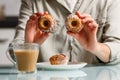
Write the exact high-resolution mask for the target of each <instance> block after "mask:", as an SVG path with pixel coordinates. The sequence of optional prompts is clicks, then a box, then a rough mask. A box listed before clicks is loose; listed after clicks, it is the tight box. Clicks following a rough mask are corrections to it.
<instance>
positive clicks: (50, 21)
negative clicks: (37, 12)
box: [38, 14, 56, 32]
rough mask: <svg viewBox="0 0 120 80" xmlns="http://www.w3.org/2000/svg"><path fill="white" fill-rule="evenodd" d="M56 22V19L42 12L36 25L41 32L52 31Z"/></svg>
mask: <svg viewBox="0 0 120 80" xmlns="http://www.w3.org/2000/svg"><path fill="white" fill-rule="evenodd" d="M55 24H56V20H55V19H54V18H53V17H52V16H51V15H50V14H44V15H43V16H40V18H39V19H38V27H39V29H40V30H41V31H43V32H52V31H53V29H54V27H55Z"/></svg>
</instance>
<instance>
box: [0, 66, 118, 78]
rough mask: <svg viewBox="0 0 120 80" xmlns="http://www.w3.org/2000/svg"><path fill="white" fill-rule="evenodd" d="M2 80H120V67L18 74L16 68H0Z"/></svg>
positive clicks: (94, 67) (95, 67)
mask: <svg viewBox="0 0 120 80" xmlns="http://www.w3.org/2000/svg"><path fill="white" fill-rule="evenodd" d="M0 80H120V66H85V67H83V68H81V69H75V70H58V71H57V70H42V69H39V68H38V70H37V73H36V74H18V73H17V71H16V68H15V67H0Z"/></svg>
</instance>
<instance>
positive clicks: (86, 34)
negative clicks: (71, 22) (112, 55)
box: [67, 11, 98, 52]
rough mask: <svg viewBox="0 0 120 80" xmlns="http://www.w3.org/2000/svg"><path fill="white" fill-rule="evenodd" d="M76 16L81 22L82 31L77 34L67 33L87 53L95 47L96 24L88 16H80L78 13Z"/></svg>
mask: <svg viewBox="0 0 120 80" xmlns="http://www.w3.org/2000/svg"><path fill="white" fill-rule="evenodd" d="M76 15H77V16H78V17H79V18H80V19H81V20H82V24H83V26H84V27H83V29H82V30H81V31H80V32H78V33H73V32H69V31H68V32H67V33H68V34H69V35H71V36H73V37H74V38H76V39H77V40H78V42H79V43H80V44H81V45H82V46H83V47H84V49H86V50H88V51H90V52H91V51H93V50H94V49H95V47H96V45H97V43H98V42H97V38H96V32H97V29H98V25H97V23H96V22H95V21H94V20H93V19H92V17H91V16H90V15H88V14H80V13H79V12H78V11H77V12H76Z"/></svg>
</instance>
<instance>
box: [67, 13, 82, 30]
mask: <svg viewBox="0 0 120 80" xmlns="http://www.w3.org/2000/svg"><path fill="white" fill-rule="evenodd" d="M65 24H66V28H67V30H68V31H72V32H79V31H80V30H81V29H82V28H83V25H82V22H81V19H80V18H79V17H78V16H77V15H74V14H71V15H69V16H68V17H67V19H66V22H65Z"/></svg>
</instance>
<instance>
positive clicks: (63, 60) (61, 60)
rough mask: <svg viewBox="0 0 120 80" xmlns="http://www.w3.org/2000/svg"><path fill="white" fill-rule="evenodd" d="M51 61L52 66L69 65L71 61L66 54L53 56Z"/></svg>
mask: <svg viewBox="0 0 120 80" xmlns="http://www.w3.org/2000/svg"><path fill="white" fill-rule="evenodd" d="M49 61H50V64H51V65H67V64H68V61H69V59H68V56H66V55H65V54H56V55H53V56H51V57H50V59H49Z"/></svg>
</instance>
